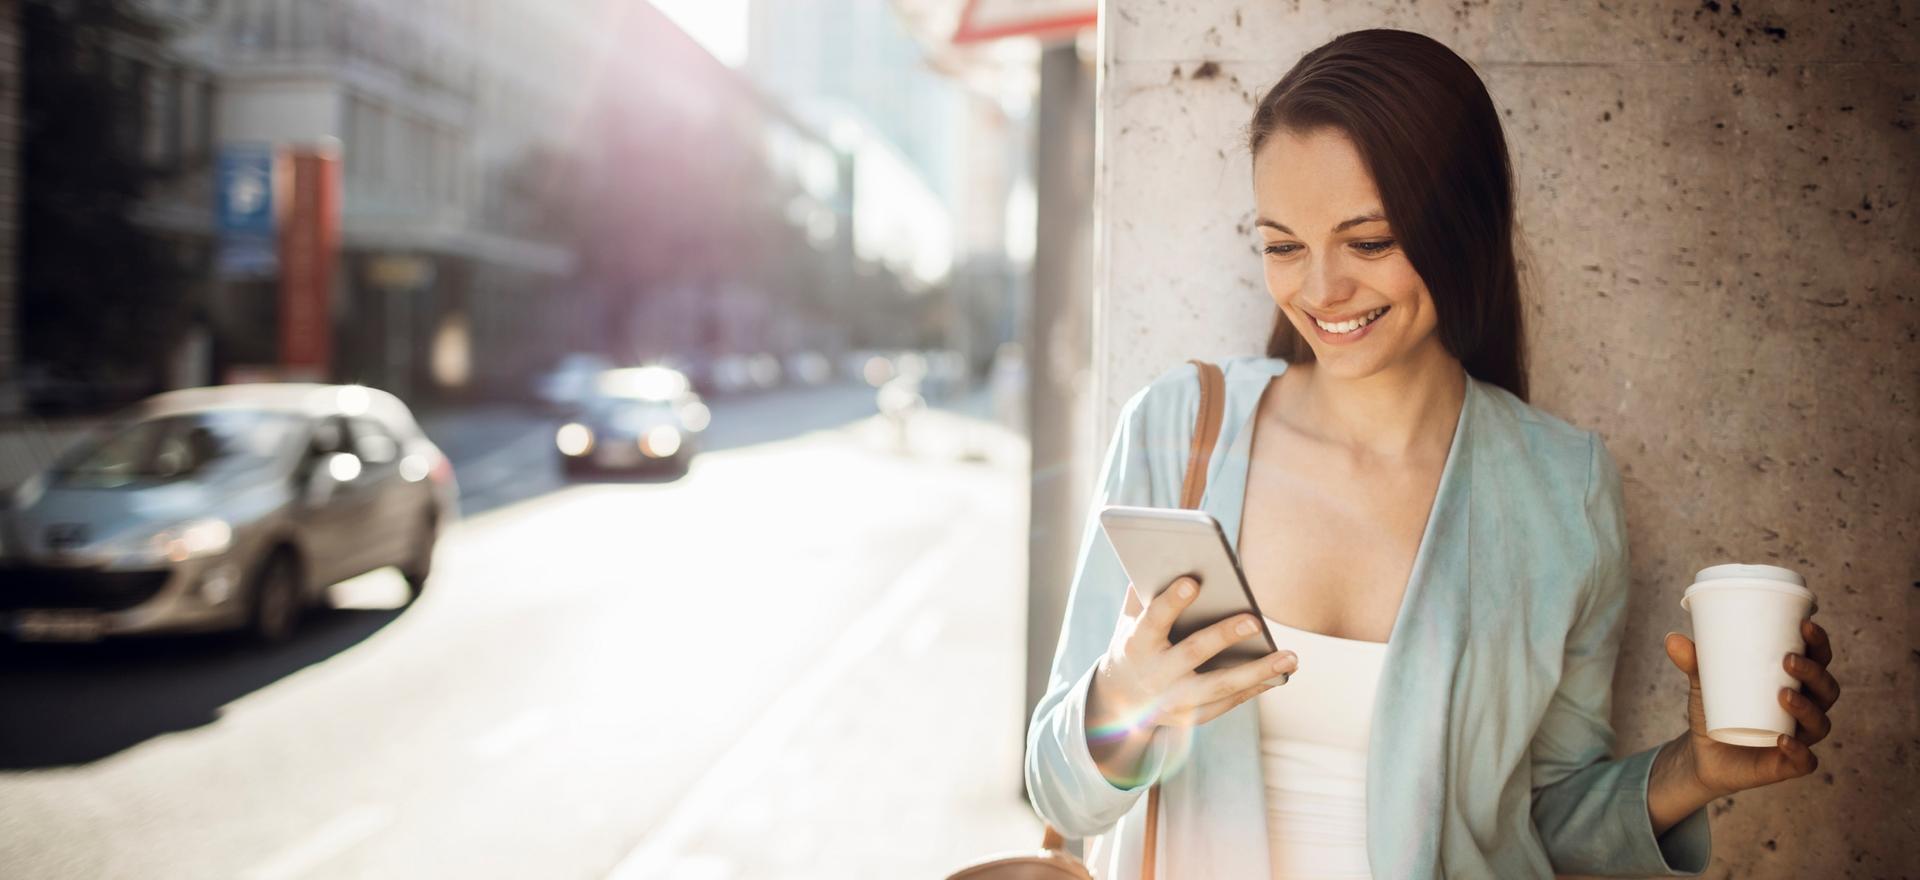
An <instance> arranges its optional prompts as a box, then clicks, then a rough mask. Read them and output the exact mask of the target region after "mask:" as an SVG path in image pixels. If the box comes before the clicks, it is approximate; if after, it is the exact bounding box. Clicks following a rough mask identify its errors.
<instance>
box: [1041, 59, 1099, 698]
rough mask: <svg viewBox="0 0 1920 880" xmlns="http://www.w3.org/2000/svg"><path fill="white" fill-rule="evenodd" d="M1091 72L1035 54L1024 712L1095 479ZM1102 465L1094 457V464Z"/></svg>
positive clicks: (1057, 615)
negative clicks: (1091, 469)
mask: <svg viewBox="0 0 1920 880" xmlns="http://www.w3.org/2000/svg"><path fill="white" fill-rule="evenodd" d="M1093 85H1094V84H1093V72H1092V70H1091V69H1090V65H1089V64H1087V63H1086V62H1085V61H1083V60H1082V59H1081V57H1080V55H1079V53H1078V52H1076V51H1075V49H1074V47H1073V46H1072V45H1066V46H1060V47H1056V48H1051V49H1047V50H1046V51H1045V52H1044V53H1043V54H1042V55H1041V59H1040V100H1039V105H1038V112H1037V113H1036V114H1035V117H1034V118H1035V119H1036V121H1037V123H1038V125H1037V131H1036V134H1035V145H1034V183H1035V188H1036V193H1035V195H1036V202H1037V211H1036V215H1037V216H1036V219H1037V222H1038V225H1039V228H1038V230H1037V231H1036V235H1035V239H1034V257H1033V308H1032V311H1031V313H1030V314H1031V321H1030V323H1029V324H1028V326H1027V327H1026V328H1025V339H1024V340H1023V344H1024V345H1025V346H1026V351H1027V364H1028V370H1029V374H1030V376H1031V377H1032V378H1031V382H1032V384H1031V390H1030V392H1029V394H1028V397H1027V424H1028V425H1030V426H1031V435H1030V437H1031V442H1032V450H1033V455H1032V465H1031V467H1032V473H1033V483H1032V487H1031V493H1032V494H1031V498H1032V500H1031V505H1032V507H1031V527H1030V530H1029V537H1028V542H1029V543H1028V563H1027V583H1028V584H1029V589H1028V604H1027V702H1026V707H1027V712H1026V717H1031V716H1032V714H1033V707H1034V706H1035V705H1036V704H1037V703H1039V702H1040V697H1041V696H1042V695H1044V694H1045V693H1046V687H1047V671H1048V667H1049V666H1051V665H1052V660H1053V649H1054V643H1055V642H1056V641H1057V640H1058V638H1059V635H1060V621H1061V618H1062V617H1063V616H1064V615H1065V614H1066V607H1067V590H1068V587H1069V586H1071V583H1070V582H1071V580H1072V578H1073V563H1074V557H1075V555H1076V554H1077V552H1078V550H1079V545H1080V528H1081V526H1082V524H1083V523H1084V521H1085V519H1084V518H1085V516H1086V503H1087V493H1088V492H1089V491H1091V488H1092V482H1093V476H1092V475H1090V474H1089V473H1087V471H1086V468H1084V467H1080V466H1079V465H1080V464H1081V463H1082V462H1083V461H1084V460H1085V459H1086V458H1087V456H1089V455H1097V454H1098V450H1095V449H1093V443H1094V438H1093V436H1092V433H1093V432H1092V431H1090V430H1089V428H1090V427H1091V425H1090V423H1089V421H1088V404H1089V402H1090V399H1089V392H1090V390H1091V389H1090V388H1089V385H1088V383H1089V380H1090V379H1091V374H1090V373H1089V371H1088V369H1087V365H1088V363H1089V347H1090V343H1091V340H1092V334H1091V327H1090V326H1089V323H1088V321H1089V317H1090V314H1091V312H1090V304H1091V299H1092V280H1093V279H1092V269H1093V238H1092V235H1093V91H1094V90H1093ZM1096 467H1097V465H1096Z"/></svg>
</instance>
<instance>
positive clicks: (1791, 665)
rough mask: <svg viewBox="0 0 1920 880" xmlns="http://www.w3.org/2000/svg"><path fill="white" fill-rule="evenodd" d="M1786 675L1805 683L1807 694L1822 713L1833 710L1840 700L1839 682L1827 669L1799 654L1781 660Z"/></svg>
mask: <svg viewBox="0 0 1920 880" xmlns="http://www.w3.org/2000/svg"><path fill="white" fill-rule="evenodd" d="M1781 665H1783V666H1785V667H1786V669H1787V674H1788V675H1791V676H1793V677H1794V678H1797V679H1800V680H1801V681H1803V682H1805V683H1806V686H1807V692H1808V694H1809V695H1811V696H1812V697H1813V699H1814V701H1815V702H1816V703H1817V704H1818V705H1819V706H1820V709H1821V710H1822V711H1825V710H1827V709H1831V708H1833V704H1834V703H1835V702H1836V701H1838V700H1839V699H1840V682H1839V681H1838V680H1836V679H1835V678H1834V677H1833V675H1832V674H1830V673H1828V672H1827V668H1826V667H1825V666H1823V665H1821V664H1819V663H1815V662H1813V661H1812V660H1810V659H1808V658H1807V657H1804V656H1801V655H1799V654H1788V655H1787V656H1786V657H1785V658H1784V659H1782V660H1781Z"/></svg>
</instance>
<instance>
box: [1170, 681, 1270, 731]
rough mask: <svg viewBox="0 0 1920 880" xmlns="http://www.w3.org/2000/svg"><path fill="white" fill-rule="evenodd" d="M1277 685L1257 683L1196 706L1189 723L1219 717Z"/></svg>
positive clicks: (1207, 720) (1202, 721)
mask: <svg viewBox="0 0 1920 880" xmlns="http://www.w3.org/2000/svg"><path fill="white" fill-rule="evenodd" d="M1275 687H1278V685H1271V684H1257V685H1254V686H1253V687H1249V688H1242V689H1240V690H1238V691H1235V692H1233V693H1232V694H1229V695H1227V696H1225V697H1222V698H1221V699H1218V700H1214V701H1213V702H1210V703H1205V704H1203V705H1201V706H1199V707H1197V708H1195V709H1194V710H1193V711H1192V713H1191V715H1190V718H1191V719H1192V720H1191V721H1190V722H1188V723H1189V724H1205V723H1207V722H1209V721H1212V720H1213V719H1215V718H1218V717H1220V716H1222V715H1225V714H1227V710H1229V709H1232V708H1233V707H1235V706H1238V705H1240V704H1241V703H1244V702H1246V701H1248V700H1251V699H1253V698H1254V697H1257V696H1260V695H1261V694H1264V693H1266V692H1267V691H1270V690H1273V689H1274V688H1275Z"/></svg>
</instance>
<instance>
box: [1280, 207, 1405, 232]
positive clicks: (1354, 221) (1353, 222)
mask: <svg viewBox="0 0 1920 880" xmlns="http://www.w3.org/2000/svg"><path fill="white" fill-rule="evenodd" d="M1385 219H1387V218H1386V215H1384V214H1382V213H1380V212H1379V211H1373V212H1370V213H1366V214H1362V215H1360V216H1358V217H1353V218H1350V219H1347V220H1342V221H1340V225H1338V226H1335V227H1333V231H1334V232H1345V231H1347V230H1348V229H1351V228H1353V227H1355V226H1359V225H1360V224H1362V223H1372V222H1374V221H1375V220H1385ZM1253 225H1255V226H1271V227H1273V228H1275V229H1278V230H1280V231H1281V232H1284V233H1286V234H1288V235H1298V234H1299V233H1296V232H1294V231H1293V230H1291V229H1288V228H1287V227H1285V226H1283V225H1281V224H1280V223H1278V222H1276V221H1273V220H1268V219H1267V218H1265V217H1261V218H1259V219H1258V220H1255V221H1254V222H1253Z"/></svg>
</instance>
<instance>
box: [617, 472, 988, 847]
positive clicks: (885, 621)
mask: <svg viewBox="0 0 1920 880" xmlns="http://www.w3.org/2000/svg"><path fill="white" fill-rule="evenodd" d="M969 512H970V511H969V510H966V509H962V510H960V511H958V512H957V514H956V515H954V516H949V517H944V518H943V519H944V521H946V522H955V523H969V522H977V521H979V519H980V518H979V517H974V516H969V515H968V513H969ZM982 537H983V528H982V527H981V526H977V525H976V526H974V527H972V528H964V529H954V530H952V531H950V532H948V533H947V539H946V541H945V542H944V543H942V544H939V545H938V546H935V547H934V548H933V549H932V550H929V551H927V552H926V553H924V554H922V555H921V556H920V557H919V558H918V559H915V560H914V561H913V562H911V563H909V564H908V566H907V569H906V571H904V572H902V573H901V574H900V577H899V578H897V579H896V580H895V581H894V583H892V584H890V585H888V586H887V587H886V588H885V589H884V590H883V591H882V592H881V594H880V595H881V598H880V601H879V602H878V603H876V604H875V605H873V606H872V607H871V608H870V609H869V610H868V611H867V613H865V614H864V615H861V616H860V618H859V619H857V620H855V621H854V622H853V623H852V624H851V625H850V626H848V627H847V629H846V631H845V633H844V635H842V636H841V638H840V640H839V641H838V642H836V643H835V644H834V646H833V649H832V650H831V651H830V652H829V653H828V655H827V656H826V658H825V659H823V660H821V661H820V662H819V663H818V664H817V665H815V666H814V667H813V668H812V669H810V670H808V671H807V672H806V673H805V674H804V675H803V676H801V678H800V680H798V681H796V682H794V684H793V685H792V686H791V687H788V688H786V690H785V691H783V692H782V693H781V695H780V697H779V699H777V700H775V701H774V702H773V704H772V705H770V706H769V707H768V708H767V710H766V711H765V712H762V713H761V715H760V717H759V718H756V719H754V722H753V726H752V727H750V728H748V730H747V732H746V734H745V735H743V736H741V737H740V739H739V740H738V741H737V742H735V743H734V744H733V748H731V749H729V750H728V751H727V753H726V754H724V755H722V756H721V757H720V759H719V760H718V761H715V762H714V763H713V766H711V767H709V768H707V772H706V774H705V775H703V776H701V777H700V780H699V781H698V782H695V783H694V784H693V787H692V788H690V789H688V790H687V793H686V794H685V795H684V796H683V797H681V798H680V802H679V803H678V804H676V805H675V806H674V808H673V810H672V812H670V813H668V814H667V816H666V817H665V818H664V819H663V820H662V821H661V822H660V823H659V824H658V825H656V826H655V827H654V830H653V831H652V832H650V833H649V834H648V835H647V836H646V837H645V838H644V839H642V840H641V841H640V842H639V843H638V844H637V845H635V846H634V848H633V850H632V851H631V852H629V853H627V856H626V858H623V859H621V860H620V862H619V864H617V865H615V866H614V868H613V871H612V872H611V873H609V874H608V875H607V876H608V878H609V880H654V878H676V880H677V878H678V877H679V876H680V873H679V871H680V869H681V868H682V867H684V866H685V865H687V864H688V860H687V858H686V857H684V856H682V855H681V853H680V850H681V849H682V848H684V847H685V846H686V844H687V843H688V842H689V841H690V840H692V839H693V836H694V835H695V834H696V833H698V832H699V831H701V830H702V829H704V828H706V827H707V826H708V825H709V823H710V820H712V819H713V818H715V817H716V816H721V815H724V814H726V813H727V812H728V811H729V810H731V809H733V808H736V807H737V806H738V804H736V803H735V802H734V801H733V800H732V798H733V797H734V796H735V795H736V794H737V793H739V792H741V791H746V790H749V789H750V788H751V786H752V782H753V780H755V779H758V778H760V777H762V776H763V775H765V773H766V772H767V768H769V767H771V766H772V765H773V764H774V763H775V762H776V761H779V760H781V759H782V757H783V756H782V748H783V746H784V745H785V744H786V742H787V741H788V740H789V739H790V738H791V737H792V736H793V733H794V731H795V730H796V729H797V728H798V727H799V726H800V724H801V723H803V722H805V721H806V720H807V719H809V718H811V717H813V709H814V707H816V706H818V705H820V703H821V701H822V700H823V699H824V697H825V695H826V692H827V689H828V688H830V687H832V686H833V685H834V684H836V683H837V682H838V681H839V680H840V679H841V678H843V677H844V676H845V675H846V674H847V671H848V670H850V669H852V668H853V667H854V665H855V664H856V663H859V662H860V661H861V660H862V659H863V658H865V657H866V656H867V655H868V654H870V653H872V652H873V651H874V649H876V648H878V647H880V645H881V643H882V641H884V640H885V639H886V637H887V636H888V635H889V634H892V633H894V632H896V631H897V630H898V629H899V624H900V621H902V620H903V619H905V618H906V616H907V615H908V614H909V613H911V612H912V611H913V610H914V608H915V607H916V605H917V604H918V603H919V602H920V601H921V600H922V599H923V598H925V596H926V595H927V594H928V593H930V592H932V590H933V587H934V586H935V585H936V584H938V583H939V582H940V581H941V579H942V578H944V577H947V576H949V575H950V573H951V572H952V571H953V569H954V568H955V566H956V565H958V563H959V561H960V559H959V557H960V556H961V553H962V551H965V550H968V549H970V548H971V547H973V546H975V545H977V544H978V542H979V541H980V540H981V538H982ZM787 757H791V756H787Z"/></svg>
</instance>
